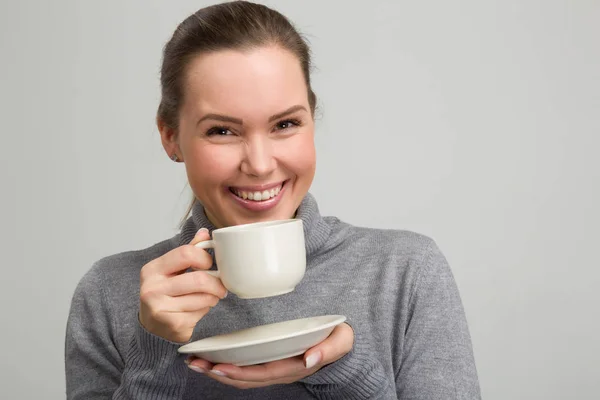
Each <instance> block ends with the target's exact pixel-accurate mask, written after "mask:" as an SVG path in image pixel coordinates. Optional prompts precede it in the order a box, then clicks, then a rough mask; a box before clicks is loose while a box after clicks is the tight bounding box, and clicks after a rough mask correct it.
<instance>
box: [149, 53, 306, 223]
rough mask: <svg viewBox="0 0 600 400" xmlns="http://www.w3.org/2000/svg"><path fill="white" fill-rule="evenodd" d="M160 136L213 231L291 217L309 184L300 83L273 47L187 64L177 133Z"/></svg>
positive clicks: (296, 66) (291, 64)
mask: <svg viewBox="0 0 600 400" xmlns="http://www.w3.org/2000/svg"><path fill="white" fill-rule="evenodd" d="M159 125H160V124H159ZM161 136H162V138H163V144H164V145H165V148H166V150H167V152H168V153H169V154H173V153H175V154H177V155H178V157H179V158H180V159H183V161H184V163H185V167H186V171H187V176H188V180H189V183H190V186H191V188H192V190H193V191H194V194H195V195H196V197H197V198H198V199H199V200H200V202H201V203H202V204H203V205H204V208H205V210H206V214H207V216H208V218H209V219H210V220H211V222H212V223H213V224H214V225H215V226H216V227H223V226H230V225H239V224H244V223H250V222H258V221H267V220H274V219H286V218H292V217H293V216H294V214H295V212H296V209H297V208H298V206H299V205H300V202H301V201H302V199H303V198H304V196H305V195H306V193H307V192H308V189H309V187H310V185H311V183H312V180H313V177H314V173H315V166H316V158H315V147H314V121H313V116H312V113H311V111H310V106H309V104H308V95H307V87H306V83H305V80H304V76H303V73H302V70H301V67H300V62H299V61H298V59H297V58H296V57H295V56H294V55H293V54H292V53H290V52H288V51H286V50H283V49H281V48H279V47H275V46H273V47H260V48H257V49H253V50H248V51H243V52H242V51H234V50H224V51H217V52H214V53H209V54H203V55H200V56H198V57H196V58H195V59H193V60H192V61H191V62H190V64H189V65H188V68H187V73H186V81H185V94H184V102H183V105H182V108H181V110H180V114H179V129H178V131H177V132H169V130H168V129H166V128H164V127H162V128H161Z"/></svg>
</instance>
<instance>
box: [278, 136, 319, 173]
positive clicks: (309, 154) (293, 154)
mask: <svg viewBox="0 0 600 400" xmlns="http://www.w3.org/2000/svg"><path fill="white" fill-rule="evenodd" d="M282 154H283V156H282V158H281V160H282V161H283V162H284V164H285V165H286V167H287V168H289V169H290V170H292V171H293V172H294V173H296V174H297V175H299V177H300V178H301V177H302V176H301V175H306V174H312V173H314V170H315V166H316V154H315V144H314V140H313V137H312V135H302V136H298V140H292V141H290V142H289V143H287V144H286V149H285V151H282Z"/></svg>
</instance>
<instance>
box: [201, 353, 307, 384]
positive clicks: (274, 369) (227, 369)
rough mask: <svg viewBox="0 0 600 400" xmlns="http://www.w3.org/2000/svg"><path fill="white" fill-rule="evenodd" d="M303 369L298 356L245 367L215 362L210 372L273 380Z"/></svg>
mask: <svg viewBox="0 0 600 400" xmlns="http://www.w3.org/2000/svg"><path fill="white" fill-rule="evenodd" d="M217 371H218V372H217ZM303 371H306V367H305V366H304V363H303V360H302V356H298V357H291V358H286V359H284V360H277V361H272V362H269V363H265V364H259V365H249V366H246V367H237V366H235V365H231V364H217V365H215V366H214V367H213V368H212V370H211V373H213V374H219V373H220V374H223V375H224V376H226V377H228V378H230V379H233V380H236V381H243V382H273V381H277V380H280V379H286V378H287V379H289V378H290V376H295V375H298V374H300V373H301V372H303Z"/></svg>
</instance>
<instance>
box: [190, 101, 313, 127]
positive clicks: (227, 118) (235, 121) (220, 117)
mask: <svg viewBox="0 0 600 400" xmlns="http://www.w3.org/2000/svg"><path fill="white" fill-rule="evenodd" d="M299 110H304V111H306V107H304V106H302V105H300V104H297V105H295V106H291V107H290V108H288V109H287V110H285V111H282V112H280V113H278V114H275V115H272V116H271V117H269V122H273V121H275V120H276V119H279V118H283V117H285V116H286V115H289V114H292V113H294V112H296V111H299ZM207 119H212V120H216V121H222V122H230V123H232V124H236V125H243V124H244V121H243V120H242V119H240V118H235V117H230V116H228V115H221V114H212V113H211V114H206V115H204V116H203V117H202V118H200V119H199V120H198V122H196V126H198V125H200V123H201V122H203V121H205V120H207Z"/></svg>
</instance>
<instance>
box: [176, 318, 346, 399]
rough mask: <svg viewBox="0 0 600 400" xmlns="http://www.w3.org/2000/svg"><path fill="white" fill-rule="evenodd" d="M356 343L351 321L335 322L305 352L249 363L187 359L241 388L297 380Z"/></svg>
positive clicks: (199, 367)
mask: <svg viewBox="0 0 600 400" xmlns="http://www.w3.org/2000/svg"><path fill="white" fill-rule="evenodd" d="M353 344H354V331H353V330H352V328H351V327H350V325H348V324H346V323H343V324H340V325H338V326H336V327H335V329H334V330H333V331H332V332H331V334H330V335H329V337H327V339H325V340H323V341H322V342H321V343H319V344H318V345H316V346H315V347H313V348H311V349H309V350H307V351H306V353H304V355H302V356H297V357H292V358H286V359H284V360H278V361H272V362H269V363H265V364H260V365H250V366H247V367H236V366H235V365H231V364H216V365H213V364H211V363H210V362H208V361H206V360H202V359H200V358H195V357H190V358H188V359H187V360H186V363H187V364H188V366H189V367H190V368H191V369H192V370H194V371H196V372H200V373H205V374H206V375H207V376H209V377H211V378H212V379H214V380H216V381H219V382H221V383H224V384H226V385H230V386H234V387H236V388H238V389H250V388H258V387H264V386H270V385H276V384H282V383H292V382H296V381H298V380H300V379H302V378H305V377H307V376H309V375H312V374H314V373H315V372H317V371H318V370H319V369H321V368H323V367H324V366H326V365H327V364H331V363H332V362H334V361H337V360H339V359H340V358H342V357H343V356H345V355H346V354H348V352H350V350H351V349H352V346H353Z"/></svg>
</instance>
